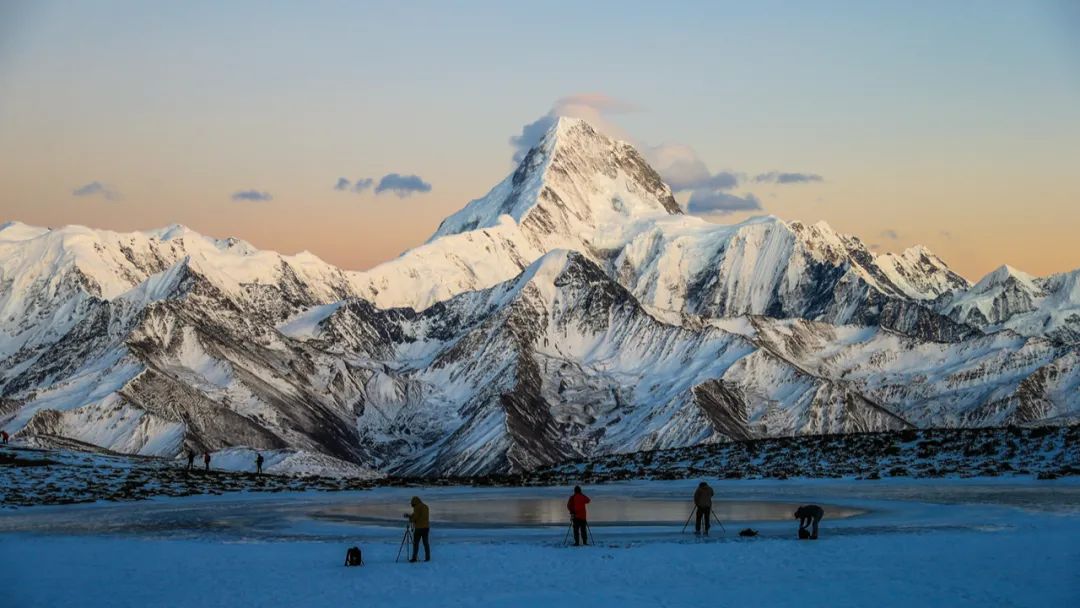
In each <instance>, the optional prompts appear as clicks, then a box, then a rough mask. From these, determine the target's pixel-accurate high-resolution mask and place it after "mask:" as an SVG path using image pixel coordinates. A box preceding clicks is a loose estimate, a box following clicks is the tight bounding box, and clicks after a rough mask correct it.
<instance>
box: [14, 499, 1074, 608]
mask: <svg viewBox="0 0 1080 608" xmlns="http://www.w3.org/2000/svg"><path fill="white" fill-rule="evenodd" d="M685 486H686V483H685V482H681V483H679V484H658V483H648V484H640V483H639V484H620V485H613V486H604V487H602V488H598V489H596V490H594V491H593V494H594V500H595V501H597V502H599V501H602V500H603V499H604V497H605V496H606V495H611V494H624V493H635V492H637V493H641V492H646V493H651V494H656V495H661V494H671V493H673V492H675V491H681V490H683V489H685ZM717 486H718V495H720V496H747V497H754V496H758V497H760V496H775V497H776V499H777V500H782V501H792V500H796V499H805V498H809V497H813V496H817V495H820V496H821V497H822V502H825V503H830V502H832V503H836V502H840V503H843V502H848V503H852V504H856V505H862V506H866V507H868V508H870V509H871V512H870V513H869V514H867V515H864V516H858V517H854V518H851V519H847V520H842V521H835V520H833V521H830V520H828V519H827V520H826V521H825V522H824V525H823V529H822V539H821V540H820V541H817V542H798V541H795V540H792V539H791V536H792V534H791V533H792V532H793V525H792V524H791V523H790V522H786V521H785V522H771V523H770V522H755V523H752V524H751V525H753V527H755V528H757V529H760V530H761V531H762V532H763V536H762V537H760V538H754V539H742V538H738V537H737V536H735V532H736V529H737V528H741V527H744V526H745V522H728V526H727V534H726V535H723V536H722V537H717V538H714V539H712V540H710V541H708V542H698V541H696V540H693V537H691V536H689V535H680V534H679V533H678V532H677V531H673V528H674V529H675V530H677V527H678V526H674V527H673V526H666V527H663V528H661V527H653V528H647V529H646V528H619V527H611V526H595V527H594V530H595V532H596V533H597V534H598V535H599V536H600V544H599V546H595V547H590V548H581V549H574V548H567V547H562V546H561V544H560V541H561V540H562V530H561V528H546V529H545V528H528V529H522V528H515V529H494V530H479V531H478V530H470V529H454V530H450V529H446V528H445V527H444V528H442V529H439V528H438V527H437V526H436V528H435V530H434V534H433V541H434V546H433V549H434V561H433V562H431V563H430V564H396V563H394V556H395V554H396V553H397V550H398V542H399V539H400V536H399V534H400V531H399V530H397V529H396V528H375V527H370V526H369V527H361V526H356V525H345V524H341V523H340V522H338V523H327V522H301V523H297V522H291V523H289V524H288V525H287V526H286V528H284V529H280V530H278V531H277V533H275V534H274V535H272V536H271V537H268V538H271V540H251V539H253V538H260V536H259V534H257V532H258V530H256V528H258V525H254V524H253V525H252V526H251V530H250V532H251V533H252V534H251V535H245V534H241V533H238V532H237V531H236V530H233V531H231V532H226V531H225V530H227V529H228V524H227V522H228V520H229V518H228V517H227V516H226V517H222V518H219V519H218V523H219V524H221V527H220V529H218V530H215V529H212V528H208V529H204V530H189V531H188V533H187V537H179V536H177V535H176V534H175V532H176V531H175V530H174V531H173V532H169V533H167V534H165V533H151V532H145V531H144V532H136V531H135V530H136V529H137V528H138V527H137V526H129V527H127V528H119V529H120V530H122V532H121V534H123V535H122V536H97V535H94V536H52V535H41V534H26V533H11V532H8V533H5V534H3V535H2V536H0V561H2V563H3V564H4V567H3V568H2V569H0V585H2V588H3V589H4V590H5V599H6V600H8V601H9V602H10V603H11V604H12V605H24V606H97V605H101V606H200V607H205V606H296V605H305V606H345V605H371V606H390V605H406V604H415V605H427V606H475V605H485V606H560V607H565V606H605V605H618V606H688V605H699V606H738V605H748V606H756V605H792V606H794V605H799V606H866V605H874V606H912V605H915V606H932V605H949V606H980V607H984V606H1004V605H1010V606H1069V605H1073V606H1075V605H1077V601H1078V600H1080V575H1078V574H1077V571H1076V569H1075V566H1076V564H1077V563H1080V548H1078V547H1077V545H1076V543H1075V538H1076V537H1077V536H1076V535H1077V533H1078V532H1080V505H1078V502H1077V500H1076V497H1077V488H1078V486H1077V484H1075V483H1071V482H1066V483H1061V482H1053V483H1052V484H1046V483H1036V482H1019V483H1018V482H1015V481H1013V482H997V481H995V482H991V483H986V484H983V483H977V484H976V483H959V482H925V483H924V482H914V483H909V482H905V483H903V484H893V483H888V484H885V483H882V484H877V485H874V486H870V485H867V484H865V483H863V484H858V485H854V484H851V483H850V482H789V483H779V482H733V483H720V484H717ZM538 491H539V492H542V493H545V494H552V495H554V494H556V493H558V492H562V491H564V490H563V489H561V488H560V489H551V490H537V489H528V490H505V489H504V490H474V489H463V488H451V489H439V490H424V491H422V492H421V491H418V490H415V489H408V488H398V489H385V490H377V491H374V492H367V493H363V494H354V495H347V496H341V495H339V496H335V497H331V498H329V500H353V501H361V500H383V501H391V502H396V501H402V502H403V501H404V500H406V499H407V496H408V495H410V494H411V493H413V492H419V493H422V494H424V495H425V496H427V497H429V503H430V504H432V513H433V515H434V517H435V518H436V519H437V518H438V501H439V500H440V499H446V498H450V497H454V498H462V497H467V496H470V495H472V496H474V497H475V498H478V499H487V500H504V499H508V498H509V497H511V496H512V495H513V494H514V493H515V492H531V493H535V492H538ZM845 495H846V496H848V498H846V499H845V498H844V496H845ZM862 496H870V497H871V498H862ZM912 496H925V497H927V499H928V500H929V499H933V500H940V501H941V502H942V503H956V502H960V503H962V504H929V503H920V502H910V501H908V500H899V498H901V497H912ZM965 497H966V498H965ZM222 500H223V499H221V498H195V499H183V500H168V501H154V503H143V504H141V505H126V506H124V507H120V508H117V507H96V506H94V507H67V508H64V509H56V508H45V509H30V510H20V511H19V512H18V513H17V514H16V515H15V516H12V515H10V514H9V515H5V516H2V517H0V526H2V527H3V529H5V530H10V529H12V526H11V525H4V524H10V523H11V522H12V521H14V520H13V517H19V516H24V515H25V514H27V513H29V514H30V516H31V517H34V516H35V515H36V514H39V513H43V514H55V513H62V514H65V516H68V515H70V516H74V518H75V519H77V518H79V517H82V518H83V519H95V518H98V517H97V516H100V515H102V514H103V513H104V512H105V511H109V510H117V509H135V511H133V513H138V512H140V511H139V510H138V509H140V508H141V509H146V508H147V505H148V504H150V505H153V506H156V507H159V508H161V509H165V510H171V511H172V512H173V513H174V514H175V515H176V517H179V518H183V517H189V516H190V513H200V512H202V513H203V514H204V515H206V517H207V519H209V520H213V519H214V517H213V513H214V511H215V509H217V508H218V506H217V505H219V502H218V501H222ZM276 500H279V501H285V502H289V501H294V500H300V501H305V500H326V499H325V498H319V497H312V496H307V497H305V496H298V497H286V498H280V497H279V498H278V499H276ZM1016 504H1019V505H1028V506H1026V507H1025V508H1024V509H1021V508H1019V507H1017V506H1008V505H1016ZM236 505H239V506H241V507H244V508H246V509H247V510H249V511H256V512H257V511H261V510H263V509H264V508H266V509H270V507H271V506H272V505H271V503H270V502H269V501H267V500H265V499H263V498H260V497H255V496H247V497H243V498H241V499H239V500H238V501H235V502H234V506H236ZM271 510H272V509H271ZM227 512H228V510H227V509H226V510H224V511H222V513H227ZM185 513H188V515H185ZM90 514H94V515H95V517H90V518H87V517H86V516H87V515H90ZM105 519H107V517H105ZM286 519H288V518H286ZM138 521H140V523H143V522H141V520H138ZM174 523H175V521H174ZM263 523H264V524H265V522H263ZM163 535H164V536H165V538H163V537H162V536H163ZM245 539H247V540H245ZM294 539H301V540H294ZM223 541H224V542H223ZM354 541H355V542H359V543H361V545H362V547H363V548H364V556H365V561H366V562H367V565H366V566H365V567H363V568H353V569H347V568H343V567H342V566H341V560H342V559H343V556H344V550H345V548H346V547H347V546H349V544H352V542H354Z"/></svg>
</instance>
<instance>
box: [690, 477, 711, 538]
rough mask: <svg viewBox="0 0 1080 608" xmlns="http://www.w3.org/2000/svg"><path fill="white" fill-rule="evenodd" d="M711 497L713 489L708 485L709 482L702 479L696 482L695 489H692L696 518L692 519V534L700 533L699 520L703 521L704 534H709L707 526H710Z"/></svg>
mask: <svg viewBox="0 0 1080 608" xmlns="http://www.w3.org/2000/svg"><path fill="white" fill-rule="evenodd" d="M712 498H713V489H712V488H710V487H709V484H707V483H705V482H704V481H703V482H701V483H699V484H698V487H697V489H696V490H694V510H695V511H694V512H695V513H696V518H695V519H694V534H701V522H702V521H703V520H704V522H705V536H708V535H709V528H711V527H712V522H711V521H710V520H711V519H712V518H711V517H710V516H711V515H712Z"/></svg>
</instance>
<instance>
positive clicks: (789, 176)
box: [754, 171, 824, 184]
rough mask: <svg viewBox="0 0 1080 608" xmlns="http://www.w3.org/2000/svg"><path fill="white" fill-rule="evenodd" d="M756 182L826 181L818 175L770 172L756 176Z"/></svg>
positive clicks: (800, 182)
mask: <svg viewBox="0 0 1080 608" xmlns="http://www.w3.org/2000/svg"><path fill="white" fill-rule="evenodd" d="M754 181H755V182H758V183H759V184H808V183H812V182H820V181H824V178H822V177H821V176H820V175H818V174H816V173H785V172H782V171H769V172H768V173H759V174H757V175H755V176H754Z"/></svg>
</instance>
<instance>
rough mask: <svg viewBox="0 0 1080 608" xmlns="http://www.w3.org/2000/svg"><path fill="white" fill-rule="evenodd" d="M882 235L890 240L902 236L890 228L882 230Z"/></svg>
mask: <svg viewBox="0 0 1080 608" xmlns="http://www.w3.org/2000/svg"><path fill="white" fill-rule="evenodd" d="M881 236H882V238H886V239H889V240H890V241H895V240H897V239H899V238H900V233H899V232H897V231H895V230H893V229H891V228H890V229H888V230H882V231H881Z"/></svg>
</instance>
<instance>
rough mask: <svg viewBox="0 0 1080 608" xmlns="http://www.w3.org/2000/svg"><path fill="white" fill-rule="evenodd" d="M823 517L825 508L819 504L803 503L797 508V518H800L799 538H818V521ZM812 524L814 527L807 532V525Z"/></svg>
mask: <svg viewBox="0 0 1080 608" xmlns="http://www.w3.org/2000/svg"><path fill="white" fill-rule="evenodd" d="M822 517H825V509H822V508H821V507H819V506H817V505H803V506H801V507H799V508H798V509H795V519H797V520H799V538H800V539H802V538H809V539H810V540H817V533H818V523H819V522H821V518H822ZM811 525H812V528H811V529H810V531H809V532H807V530H806V527H807V526H811Z"/></svg>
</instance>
